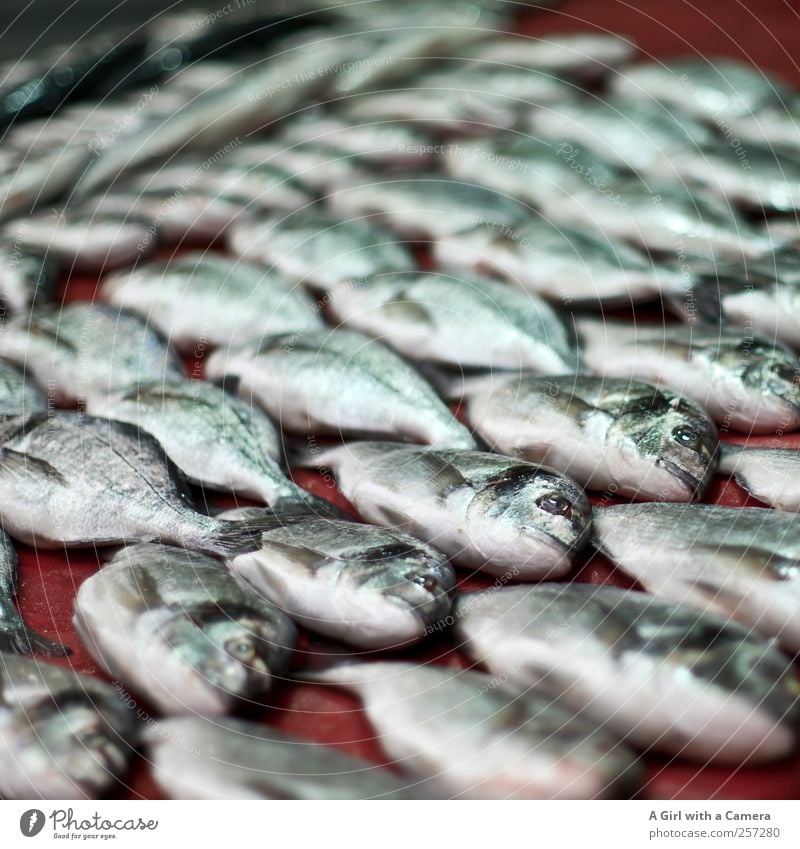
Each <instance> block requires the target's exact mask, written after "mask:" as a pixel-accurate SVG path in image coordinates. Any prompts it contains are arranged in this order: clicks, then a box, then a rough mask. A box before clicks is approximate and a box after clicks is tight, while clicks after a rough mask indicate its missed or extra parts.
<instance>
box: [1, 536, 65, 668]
mask: <svg viewBox="0 0 800 849" xmlns="http://www.w3.org/2000/svg"><path fill="white" fill-rule="evenodd" d="M18 567H19V558H18V557H17V550H16V549H15V548H14V545H13V544H12V542H11V540H10V539H9V538H8V537H7V536H6V534H5V532H4V531H3V530H2V528H0V652H15V653H16V654H28V653H31V652H35V653H37V654H44V655H48V656H50V657H59V656H63V655H66V654H69V653H70V652H69V649H68V648H67V647H66V646H63V645H61V643H58V642H55V641H54V640H50V639H48V638H47V637H44V636H42V635H41V634H38V633H37V632H36V631H34V629H33V628H31V627H30V626H29V625H27V624H26V623H25V621H24V619H23V618H22V616H21V615H20V613H19V612H18V610H17V608H16V606H15V604H14V597H15V596H16V594H17V580H18V574H17V573H18Z"/></svg>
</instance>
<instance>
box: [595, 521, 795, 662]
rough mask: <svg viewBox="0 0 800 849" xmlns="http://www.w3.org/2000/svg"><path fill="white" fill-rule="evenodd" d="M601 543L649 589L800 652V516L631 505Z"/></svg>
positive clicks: (601, 533)
mask: <svg viewBox="0 0 800 849" xmlns="http://www.w3.org/2000/svg"><path fill="white" fill-rule="evenodd" d="M594 540H595V545H596V546H597V547H598V548H599V549H600V550H601V551H602V552H603V553H604V554H605V555H606V556H607V557H609V558H610V559H611V560H612V561H613V562H614V563H615V564H617V566H619V567H620V568H621V569H622V570H623V571H625V572H627V573H628V574H629V575H631V576H633V577H634V578H636V579H637V580H638V581H639V583H641V584H642V585H643V586H644V587H645V589H647V590H649V591H650V592H652V593H654V594H655V595H658V596H660V597H662V598H665V599H668V600H669V601H675V602H681V603H683V604H687V605H692V606H693V607H696V608H700V609H704V610H711V611H715V612H717V613H720V614H724V615H725V616H726V617H728V618H730V619H734V620H736V621H737V622H741V623H742V625H745V626H747V628H748V629H750V632H751V633H756V632H757V633H758V634H761V635H763V636H765V637H770V638H775V640H777V642H778V643H780V645H781V646H782V647H784V648H785V649H787V651H789V652H791V653H792V654H793V655H794V654H797V653H798V652H800V521H799V520H798V518H797V517H796V516H794V515H792V514H791V513H785V512H782V511H780V510H766V509H764V508H760V507H722V506H719V505H710V504H695V505H689V506H686V505H674V504H670V505H667V504H624V505H620V506H619V507H609V508H607V509H605V510H600V511H597V515H596V518H595V528H594Z"/></svg>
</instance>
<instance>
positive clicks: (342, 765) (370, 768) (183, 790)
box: [145, 716, 419, 801]
mask: <svg viewBox="0 0 800 849" xmlns="http://www.w3.org/2000/svg"><path fill="white" fill-rule="evenodd" d="M145 742H146V743H147V751H148V757H149V759H150V763H151V764H152V768H153V777H154V779H155V781H156V783H157V784H158V786H159V787H160V788H161V789H162V790H163V791H164V792H165V793H166V794H167V796H168V797H169V798H170V799H191V800H197V799H229V800H236V801H242V800H244V799H251V800H255V799H281V800H285V799H306V800H315V801H317V800H321V799H324V800H331V799H414V798H419V794H417V793H415V792H414V785H415V784H416V783H417V782H414V781H409V780H407V779H405V778H401V777H400V776H397V775H395V774H394V773H392V772H390V771H389V770H387V769H386V768H385V767H382V766H375V765H374V764H370V763H367V761H363V760H361V759H360V758H354V757H352V756H350V755H346V754H344V753H343V752H340V751H338V750H336V749H333V748H331V747H330V746H325V745H323V744H321V743H312V742H310V741H307V740H301V739H299V738H297V737H291V736H288V735H285V734H283V733H281V732H280V731H277V730H275V729H274V728H270V727H269V726H266V725H264V724H263V723H260V722H259V723H256V722H247V721H244V720H241V719H230V718H228V717H225V718H221V717H214V718H213V719H211V718H207V719H204V718H202V717H199V716H181V717H173V718H171V719H166V720H163V719H162V720H160V721H159V722H158V723H157V724H156V725H154V726H151V727H150V728H148V729H147V732H146V734H145Z"/></svg>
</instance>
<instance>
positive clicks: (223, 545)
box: [202, 508, 308, 557]
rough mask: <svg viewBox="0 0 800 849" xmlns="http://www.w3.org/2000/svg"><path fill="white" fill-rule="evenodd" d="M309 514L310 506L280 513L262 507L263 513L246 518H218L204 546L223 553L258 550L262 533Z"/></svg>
mask: <svg viewBox="0 0 800 849" xmlns="http://www.w3.org/2000/svg"><path fill="white" fill-rule="evenodd" d="M307 516H308V509H307V508H304V509H303V510H302V511H299V510H295V511H291V512H289V511H286V512H283V513H281V514H278V513H276V512H275V511H273V510H269V509H265V510H260V515H253V516H252V517H248V518H245V519H239V520H227V519H218V520H217V521H216V522H215V527H214V530H213V532H212V534H211V536H210V538H207V539H206V540H204V542H203V546H202V548H203V550H204V551H205V552H206V553H208V554H216V555H220V556H222V557H236V556H237V555H239V554H248V553H249V552H251V551H258V550H259V549H260V548H261V535H262V534H264V533H267V532H268V531H271V530H274V529H275V528H276V527H282V526H283V525H285V524H287V523H288V522H291V521H293V520H297V519H298V518H302V517H307Z"/></svg>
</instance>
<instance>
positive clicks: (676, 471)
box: [656, 460, 703, 495]
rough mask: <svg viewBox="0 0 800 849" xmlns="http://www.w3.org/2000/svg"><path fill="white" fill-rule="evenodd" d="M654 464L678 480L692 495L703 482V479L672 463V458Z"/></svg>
mask: <svg viewBox="0 0 800 849" xmlns="http://www.w3.org/2000/svg"><path fill="white" fill-rule="evenodd" d="M656 465H657V466H658V467H659V468H661V469H664V471H665V472H667V473H668V474H670V475H672V477H674V478H676V479H677V480H678V481H680V482H681V483H682V484H683V485H684V486H685V487H686V488H687V489H688V490H689V492H690V493H692V495H694V494H695V493H697V492H698V491H699V489H700V487H701V486H702V484H703V479H701V478H698V477H697V476H696V475H693V474H692V473H691V472H689V471H687V470H686V469H684V468H682V467H681V466H679V465H678V464H677V463H673V462H672V460H659V461H658V462H657V463H656Z"/></svg>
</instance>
